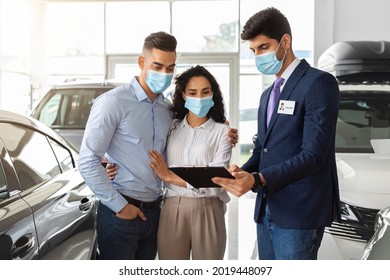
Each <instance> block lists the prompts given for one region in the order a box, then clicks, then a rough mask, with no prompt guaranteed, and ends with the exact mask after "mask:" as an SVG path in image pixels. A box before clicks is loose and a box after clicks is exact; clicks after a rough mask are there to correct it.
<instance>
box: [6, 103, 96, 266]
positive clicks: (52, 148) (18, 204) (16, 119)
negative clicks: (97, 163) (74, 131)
mask: <svg viewBox="0 0 390 280" xmlns="http://www.w3.org/2000/svg"><path fill="white" fill-rule="evenodd" d="M0 152H1V157H0V259H3V260H10V259H23V260H27V259H56V260H63V259H94V258H95V257H96V251H97V238H96V213H97V205H98V200H97V198H96V197H95V195H94V194H93V192H92V191H91V190H90V189H89V187H88V186H87V185H86V184H85V182H84V180H83V178H82V177H81V175H80V174H79V172H78V169H77V157H78V154H77V152H76V150H75V149H74V148H73V147H72V146H71V145H68V144H67V142H66V141H64V140H63V139H62V138H61V137H60V136H59V135H58V134H57V133H55V132H54V131H53V130H51V129H50V128H48V127H47V126H46V125H44V124H42V123H41V122H39V121H37V120H34V119H33V118H30V117H26V116H22V115H19V114H16V113H13V112H7V111H2V110H0Z"/></svg>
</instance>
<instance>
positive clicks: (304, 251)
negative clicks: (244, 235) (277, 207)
mask: <svg viewBox="0 0 390 280" xmlns="http://www.w3.org/2000/svg"><path fill="white" fill-rule="evenodd" d="M266 201H267V200H266V199H264V200H263V203H265V205H264V208H263V205H262V215H261V216H262V221H261V223H258V224H257V241H258V250H259V259H260V260H315V259H317V253H318V249H319V247H320V245H321V241H322V237H323V235H324V228H321V229H286V228H281V227H278V226H277V225H275V223H274V222H273V221H272V216H271V213H270V211H269V209H268V204H267V202H266Z"/></svg>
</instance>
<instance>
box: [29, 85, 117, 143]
mask: <svg viewBox="0 0 390 280" xmlns="http://www.w3.org/2000/svg"><path fill="white" fill-rule="evenodd" d="M121 84H122V83H110V82H104V83H97V82H86V81H75V82H65V83H63V84H60V85H56V86H53V87H52V88H51V89H50V90H49V91H48V92H47V93H46V94H45V96H44V97H43V98H42V99H41V100H40V101H39V103H38V104H37V106H36V107H35V108H34V110H33V111H32V113H31V117H33V118H35V119H37V120H40V121H41V122H43V123H44V124H46V125H47V126H49V127H51V128H52V129H53V130H54V131H56V132H57V133H59V134H60V135H61V136H63V137H64V138H65V139H66V140H67V141H69V142H70V143H71V144H73V145H74V146H75V147H76V148H77V149H80V145H81V141H82V138H83V135H84V130H85V125H86V123H87V120H88V117H89V113H90V111H91V107H92V103H93V100H94V99H95V98H96V97H98V96H99V95H101V94H103V93H105V92H107V91H109V90H111V89H113V88H114V87H117V86H119V85H121Z"/></svg>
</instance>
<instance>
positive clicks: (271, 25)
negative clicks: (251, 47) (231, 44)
mask: <svg viewBox="0 0 390 280" xmlns="http://www.w3.org/2000/svg"><path fill="white" fill-rule="evenodd" d="M284 34H288V35H290V37H291V38H292V35H291V28H290V24H289V23H288V20H287V18H286V17H285V16H284V15H283V14H282V13H281V12H280V11H279V10H278V9H276V8H274V7H269V8H267V9H264V10H261V11H260V12H257V13H256V14H254V15H253V16H252V17H250V18H249V19H248V21H247V22H246V23H245V25H244V27H243V29H242V32H241V39H242V40H251V39H253V38H255V37H256V36H258V35H265V36H267V37H269V38H271V39H275V40H277V41H278V42H280V40H281V39H282V37H283V35H284Z"/></svg>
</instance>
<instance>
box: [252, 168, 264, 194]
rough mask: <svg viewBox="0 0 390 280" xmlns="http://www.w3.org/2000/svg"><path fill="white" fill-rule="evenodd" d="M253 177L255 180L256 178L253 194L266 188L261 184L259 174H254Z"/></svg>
mask: <svg viewBox="0 0 390 280" xmlns="http://www.w3.org/2000/svg"><path fill="white" fill-rule="evenodd" d="M252 175H253V178H255V184H254V185H253V187H252V192H255V193H257V192H259V191H260V190H261V189H262V188H263V187H264V185H263V183H262V182H261V179H260V175H259V173H258V172H253V173H252Z"/></svg>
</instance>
